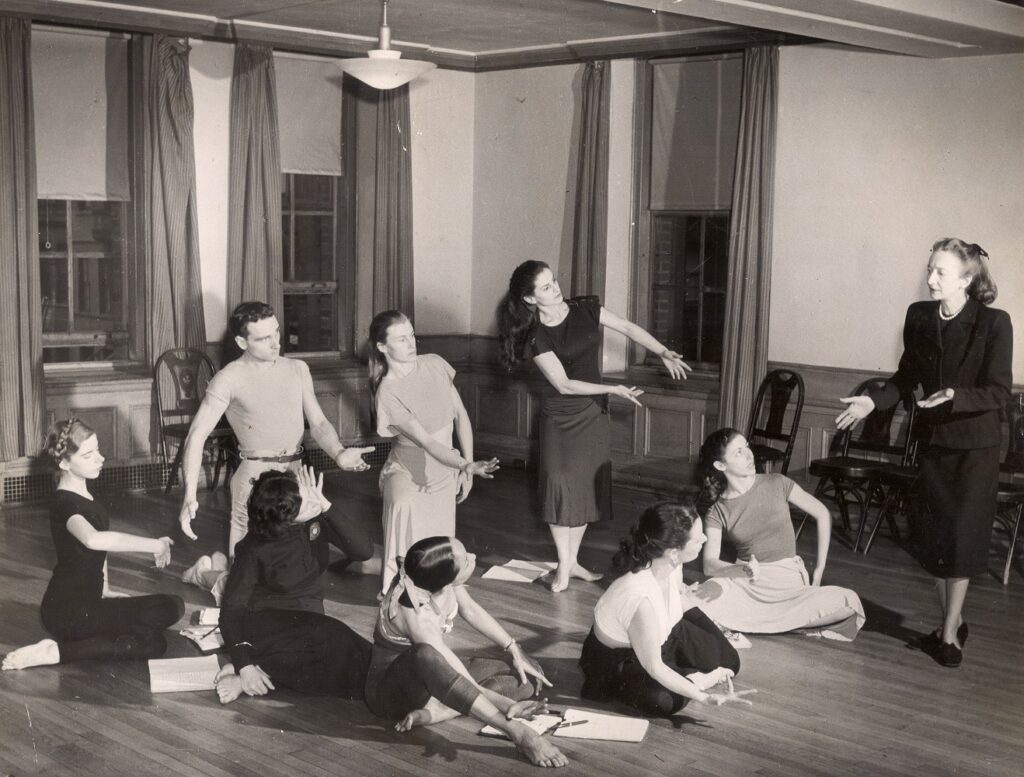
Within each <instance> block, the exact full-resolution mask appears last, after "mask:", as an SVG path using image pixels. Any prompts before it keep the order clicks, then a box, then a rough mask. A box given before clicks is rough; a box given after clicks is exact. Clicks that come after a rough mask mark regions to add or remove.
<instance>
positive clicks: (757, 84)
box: [718, 46, 779, 429]
mask: <svg viewBox="0 0 1024 777" xmlns="http://www.w3.org/2000/svg"><path fill="white" fill-rule="evenodd" d="M778 69H779V50H778V47H776V46H766V47H758V48H751V49H747V51H746V53H745V54H744V60H743V96H742V108H741V112H740V131H739V145H738V148H737V151H736V174H735V179H734V182H733V188H732V218H731V227H730V234H729V279H728V282H727V284H728V290H727V294H726V303H725V335H724V340H725V342H724V343H723V355H722V374H721V378H722V385H721V394H720V396H719V412H718V426H720V427H722V426H733V427H736V428H738V429H745V428H746V427H747V421H748V418H749V416H750V410H751V407H752V405H753V397H754V394H755V393H756V391H757V385H758V383H759V382H760V381H761V379H762V378H763V377H764V375H765V372H766V370H767V367H768V302H769V292H770V287H771V265H772V254H771V247H772V241H771V238H772V234H771V232H772V182H773V179H774V175H775V111H776V103H777V85H778Z"/></svg>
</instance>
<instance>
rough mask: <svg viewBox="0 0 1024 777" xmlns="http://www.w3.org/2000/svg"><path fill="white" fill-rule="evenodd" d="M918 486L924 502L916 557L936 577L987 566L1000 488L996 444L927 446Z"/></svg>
mask: <svg viewBox="0 0 1024 777" xmlns="http://www.w3.org/2000/svg"><path fill="white" fill-rule="evenodd" d="M920 466H921V476H920V479H919V489H920V493H921V496H922V497H923V498H924V501H925V504H926V505H927V507H928V510H927V514H926V515H924V516H922V517H921V523H920V525H919V526H918V528H917V532H916V534H917V538H916V542H915V556H916V557H917V559H918V561H919V562H920V563H921V566H923V567H924V568H925V569H926V570H927V571H928V572H929V573H930V574H932V575H934V576H935V577H940V578H949V577H972V576H974V575H978V574H981V573H983V572H985V571H987V570H988V551H989V545H990V544H991V541H992V522H993V520H994V519H995V514H996V498H997V495H998V491H999V448H998V447H991V448H974V449H969V450H958V449H953V448H943V447H939V446H932V447H931V448H929V449H928V450H926V451H924V452H923V453H922V454H921V458H920Z"/></svg>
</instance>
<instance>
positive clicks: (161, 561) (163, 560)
mask: <svg viewBox="0 0 1024 777" xmlns="http://www.w3.org/2000/svg"><path fill="white" fill-rule="evenodd" d="M158 542H162V543H163V548H161V549H160V551H159V552H158V553H154V554H153V563H154V564H156V568H157V569H163V568H164V567H165V566H167V565H168V564H170V563H171V545H173V544H174V540H172V539H171V538H170V537H160V539H159V540H158Z"/></svg>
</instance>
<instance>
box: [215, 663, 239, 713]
mask: <svg viewBox="0 0 1024 777" xmlns="http://www.w3.org/2000/svg"><path fill="white" fill-rule="evenodd" d="M213 683H214V685H215V686H216V688H217V696H219V697H220V703H221V704H230V703H231V702H233V701H234V700H235V699H237V698H238V697H239V696H241V695H242V678H241V677H239V676H238V675H237V674H235V667H234V665H233V664H224V666H223V667H221V670H220V671H219V672H217V676H216V677H215V678H213Z"/></svg>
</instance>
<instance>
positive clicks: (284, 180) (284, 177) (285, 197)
mask: <svg viewBox="0 0 1024 777" xmlns="http://www.w3.org/2000/svg"><path fill="white" fill-rule="evenodd" d="M290 204H291V197H290V196H289V194H288V174H287V173H281V210H283V211H284V212H285V213H287V212H288V208H289V207H290Z"/></svg>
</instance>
